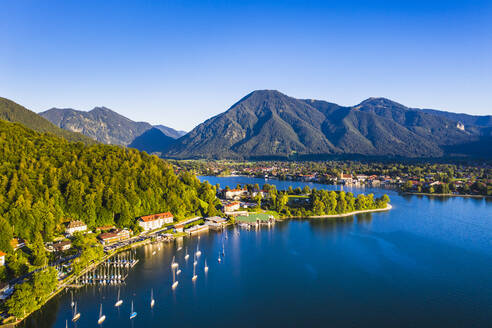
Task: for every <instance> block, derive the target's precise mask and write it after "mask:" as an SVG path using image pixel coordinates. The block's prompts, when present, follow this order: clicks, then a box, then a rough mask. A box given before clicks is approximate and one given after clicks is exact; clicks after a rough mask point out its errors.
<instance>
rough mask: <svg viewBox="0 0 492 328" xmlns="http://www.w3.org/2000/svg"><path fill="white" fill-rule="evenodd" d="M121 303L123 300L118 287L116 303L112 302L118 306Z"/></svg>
mask: <svg viewBox="0 0 492 328" xmlns="http://www.w3.org/2000/svg"><path fill="white" fill-rule="evenodd" d="M121 304H123V300H121V299H120V289H119V288H118V299H117V300H116V303H114V306H116V307H118V306H120V305H121Z"/></svg>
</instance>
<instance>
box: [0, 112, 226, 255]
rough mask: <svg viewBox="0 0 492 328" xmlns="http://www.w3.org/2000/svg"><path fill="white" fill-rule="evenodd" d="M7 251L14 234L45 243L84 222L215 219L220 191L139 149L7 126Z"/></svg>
mask: <svg viewBox="0 0 492 328" xmlns="http://www.w3.org/2000/svg"><path fill="white" fill-rule="evenodd" d="M0 159H1V161H0V250H4V251H8V250H9V248H10V246H9V243H8V242H9V241H10V239H11V238H12V235H15V236H17V237H21V238H24V239H26V240H27V241H33V240H35V239H39V238H40V236H42V238H43V239H44V240H45V241H46V240H51V239H52V238H53V236H54V235H56V234H57V233H59V232H61V231H62V230H63V229H64V226H63V223H64V222H66V221H70V220H72V219H80V220H82V221H84V222H85V223H87V225H88V226H89V228H94V227H97V226H101V225H109V224H116V225H117V226H120V227H131V226H133V225H134V224H135V220H134V219H135V218H136V217H138V216H141V215H144V214H149V213H156V212H163V211H171V212H172V213H173V214H174V216H175V217H176V218H184V217H187V216H191V215H202V214H206V215H213V214H215V213H214V212H215V205H217V203H216V202H217V200H216V198H215V191H214V189H213V187H211V186H210V185H209V184H202V183H200V182H199V181H198V179H197V178H196V177H195V176H193V175H192V174H189V173H183V174H181V175H179V176H177V175H175V174H174V171H173V168H172V166H171V165H169V164H168V163H166V162H164V161H163V160H161V159H159V158H157V157H155V156H150V155H147V154H146V153H143V152H140V151H138V150H135V149H126V148H122V147H118V146H108V145H101V144H96V145H90V146H87V145H84V144H83V143H80V142H79V143H71V142H68V141H66V140H64V139H62V138H58V137H56V136H53V135H50V134H40V133H38V132H35V131H33V130H30V129H27V128H26V127H24V126H22V125H20V124H16V123H9V122H5V121H2V120H0Z"/></svg>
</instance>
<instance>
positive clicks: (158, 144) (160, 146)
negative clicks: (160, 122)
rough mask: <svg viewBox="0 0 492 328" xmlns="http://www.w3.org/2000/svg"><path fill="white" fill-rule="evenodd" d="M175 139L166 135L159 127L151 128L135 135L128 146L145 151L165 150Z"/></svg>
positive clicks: (160, 151) (159, 151)
mask: <svg viewBox="0 0 492 328" xmlns="http://www.w3.org/2000/svg"><path fill="white" fill-rule="evenodd" d="M175 141H176V140H175V139H174V138H171V137H169V136H166V135H165V134H164V133H163V132H162V131H161V130H160V129H158V128H151V129H149V130H147V131H145V132H144V133H143V134H141V135H140V136H138V137H136V138H135V140H133V141H132V143H131V144H129V145H128V147H131V148H137V149H138V150H144V151H146V152H147V153H149V154H151V153H156V152H158V153H162V152H166V151H167V150H168V149H169V147H170V146H171V145H172V144H174V142H175Z"/></svg>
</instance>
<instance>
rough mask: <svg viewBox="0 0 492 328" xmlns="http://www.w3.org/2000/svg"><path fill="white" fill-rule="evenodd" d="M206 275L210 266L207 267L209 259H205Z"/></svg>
mask: <svg viewBox="0 0 492 328" xmlns="http://www.w3.org/2000/svg"><path fill="white" fill-rule="evenodd" d="M204 270H205V273H207V272H208V265H207V259H205V267H204Z"/></svg>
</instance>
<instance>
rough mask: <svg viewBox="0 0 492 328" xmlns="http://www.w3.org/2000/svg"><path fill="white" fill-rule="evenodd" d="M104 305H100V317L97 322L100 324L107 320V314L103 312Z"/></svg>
mask: <svg viewBox="0 0 492 328" xmlns="http://www.w3.org/2000/svg"><path fill="white" fill-rule="evenodd" d="M102 311H103V305H102V304H101V306H100V307H99V319H98V320H97V324H98V325H100V324H101V323H103V322H104V320H106V316H105V315H104V314H103V312H102Z"/></svg>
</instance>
